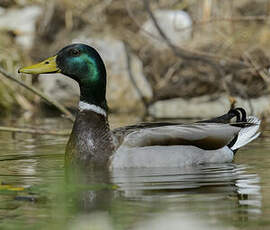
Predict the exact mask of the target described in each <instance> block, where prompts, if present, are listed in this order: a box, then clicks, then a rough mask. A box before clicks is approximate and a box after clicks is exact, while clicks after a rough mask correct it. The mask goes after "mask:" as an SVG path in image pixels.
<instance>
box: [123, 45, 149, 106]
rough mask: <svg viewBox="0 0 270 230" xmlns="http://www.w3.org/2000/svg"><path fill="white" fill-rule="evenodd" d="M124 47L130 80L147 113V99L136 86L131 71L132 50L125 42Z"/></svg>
mask: <svg viewBox="0 0 270 230" xmlns="http://www.w3.org/2000/svg"><path fill="white" fill-rule="evenodd" d="M124 47H125V52H126V58H127V70H128V75H129V79H130V81H131V84H132V85H133V87H134V88H135V90H136V92H137V93H138V95H139V98H140V99H141V101H142V103H143V105H144V108H145V111H147V107H148V103H147V100H146V98H145V97H144V96H143V93H142V92H141V90H140V89H139V87H138V85H137V84H136V81H135V79H134V76H133V73H132V71H131V60H130V50H129V47H128V45H127V44H126V43H125V42H124Z"/></svg>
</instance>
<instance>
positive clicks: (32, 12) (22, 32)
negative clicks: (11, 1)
mask: <svg viewBox="0 0 270 230" xmlns="http://www.w3.org/2000/svg"><path fill="white" fill-rule="evenodd" d="M41 13H42V9H41V7H39V6H27V7H24V8H22V9H6V10H5V11H4V12H0V29H4V30H11V31H14V32H15V34H16V35H17V36H16V42H18V44H20V45H22V47H23V48H27V49H28V48H31V46H32V44H33V40H34V33H35V24H36V21H37V19H38V17H39V16H40V15H41Z"/></svg>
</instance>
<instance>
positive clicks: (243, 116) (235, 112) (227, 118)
mask: <svg viewBox="0 0 270 230" xmlns="http://www.w3.org/2000/svg"><path fill="white" fill-rule="evenodd" d="M234 117H236V122H247V113H246V111H245V110H244V109H243V108H241V107H239V108H235V109H230V110H229V112H228V113H226V114H224V115H222V116H220V117H215V118H212V119H210V120H203V121H199V122H198V123H223V124H227V123H230V122H231V120H232V119H233V118H234Z"/></svg>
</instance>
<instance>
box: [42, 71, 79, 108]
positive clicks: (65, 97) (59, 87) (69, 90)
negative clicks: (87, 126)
mask: <svg viewBox="0 0 270 230" xmlns="http://www.w3.org/2000/svg"><path fill="white" fill-rule="evenodd" d="M39 88H41V90H42V91H43V92H44V93H45V94H46V95H48V96H50V97H51V98H53V99H55V100H56V101H58V102H60V103H61V104H63V105H65V106H66V107H68V108H71V109H75V108H77V105H78V102H79V97H80V90H79V86H78V83H77V82H75V81H74V80H72V79H71V78H69V77H66V76H64V75H62V74H54V75H52V74H43V75H40V76H39Z"/></svg>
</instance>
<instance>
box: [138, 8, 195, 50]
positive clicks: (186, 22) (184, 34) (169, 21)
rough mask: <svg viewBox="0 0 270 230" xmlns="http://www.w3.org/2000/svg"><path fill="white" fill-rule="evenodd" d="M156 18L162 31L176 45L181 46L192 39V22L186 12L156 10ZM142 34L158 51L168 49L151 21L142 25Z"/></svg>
mask: <svg viewBox="0 0 270 230" xmlns="http://www.w3.org/2000/svg"><path fill="white" fill-rule="evenodd" d="M154 16H155V18H156V19H157V22H158V24H159V26H160V28H161V29H162V31H163V32H164V33H165V34H166V35H167V37H168V38H169V39H170V40H171V42H172V43H173V44H174V45H181V44H183V43H184V42H186V41H188V40H189V39H191V36H192V20H191V17H190V16H189V14H188V13H186V12H185V11H182V10H156V11H154ZM140 33H141V34H143V35H144V36H146V37H147V38H148V39H149V41H150V42H151V43H152V44H153V45H154V46H155V47H156V48H157V49H165V48H167V46H166V44H165V43H164V40H163V38H162V37H161V36H160V34H159V32H158V30H157V29H156V27H155V25H154V24H153V22H152V20H151V19H148V20H147V21H146V22H145V23H144V24H143V25H142V28H141V31H140Z"/></svg>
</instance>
